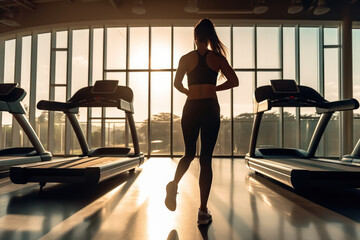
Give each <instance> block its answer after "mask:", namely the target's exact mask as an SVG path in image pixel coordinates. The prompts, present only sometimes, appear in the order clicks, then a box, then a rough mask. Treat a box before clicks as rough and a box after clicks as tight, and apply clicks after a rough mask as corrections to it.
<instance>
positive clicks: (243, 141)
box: [234, 72, 255, 156]
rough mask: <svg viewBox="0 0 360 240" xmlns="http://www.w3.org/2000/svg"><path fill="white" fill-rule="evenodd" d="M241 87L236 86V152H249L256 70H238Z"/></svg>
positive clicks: (239, 153)
mask: <svg viewBox="0 0 360 240" xmlns="http://www.w3.org/2000/svg"><path fill="white" fill-rule="evenodd" d="M236 74H237V76H238V78H239V80H240V87H236V88H234V154H235V155H242V156H244V155H245V154H246V153H248V152H249V139H250V136H251V129H252V124H253V100H252V97H253V94H254V78H255V74H254V72H237V73H236Z"/></svg>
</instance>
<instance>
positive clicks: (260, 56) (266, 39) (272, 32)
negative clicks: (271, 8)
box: [256, 27, 280, 68]
mask: <svg viewBox="0 0 360 240" xmlns="http://www.w3.org/2000/svg"><path fill="white" fill-rule="evenodd" d="M256 31H257V43H256V47H257V67H258V68H279V67H280V49H279V45H280V44H279V28H278V27H258V28H256Z"/></svg>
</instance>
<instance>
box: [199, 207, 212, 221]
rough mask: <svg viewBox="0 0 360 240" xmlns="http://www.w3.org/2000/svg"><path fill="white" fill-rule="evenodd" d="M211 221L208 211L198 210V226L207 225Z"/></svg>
mask: <svg viewBox="0 0 360 240" xmlns="http://www.w3.org/2000/svg"><path fill="white" fill-rule="evenodd" d="M211 221H212V216H211V214H210V211H209V210H208V209H206V211H203V210H200V209H199V213H198V221H197V223H198V224H208V223H209V222H211Z"/></svg>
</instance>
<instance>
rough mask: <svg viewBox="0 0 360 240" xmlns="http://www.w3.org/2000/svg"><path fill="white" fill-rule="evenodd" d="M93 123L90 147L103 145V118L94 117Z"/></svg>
mask: <svg viewBox="0 0 360 240" xmlns="http://www.w3.org/2000/svg"><path fill="white" fill-rule="evenodd" d="M90 124H91V139H90V144H89V147H90V148H96V147H101V120H98V119H92V120H91V121H90Z"/></svg>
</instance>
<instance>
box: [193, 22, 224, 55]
mask: <svg viewBox="0 0 360 240" xmlns="http://www.w3.org/2000/svg"><path fill="white" fill-rule="evenodd" d="M194 38H195V40H197V41H199V42H209V43H210V47H211V49H212V50H213V52H214V53H215V54H216V55H219V56H223V57H226V47H225V45H224V44H223V43H222V42H221V41H220V39H219V37H218V35H217V34H216V31H215V27H214V24H213V23H212V22H211V20H210V19H207V18H204V19H201V20H200V21H199V23H198V24H196V26H195V30H194Z"/></svg>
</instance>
